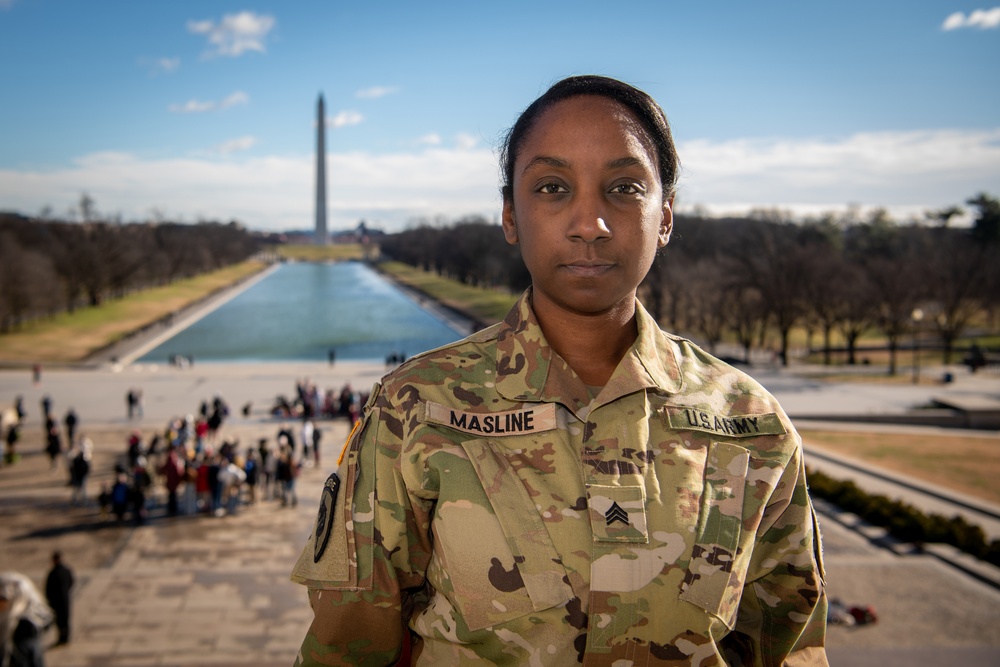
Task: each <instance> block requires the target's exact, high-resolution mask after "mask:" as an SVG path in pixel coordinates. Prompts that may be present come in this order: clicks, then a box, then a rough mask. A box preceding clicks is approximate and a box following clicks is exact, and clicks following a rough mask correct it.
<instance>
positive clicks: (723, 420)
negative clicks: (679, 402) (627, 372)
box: [666, 408, 786, 438]
mask: <svg viewBox="0 0 1000 667" xmlns="http://www.w3.org/2000/svg"><path fill="white" fill-rule="evenodd" d="M666 412H667V419H668V420H669V422H670V428H672V429H673V430H675V431H704V432H706V433H712V434H716V435H721V436H724V437H729V438H755V437H757V436H760V435H784V434H785V433H786V431H785V425H784V424H782V423H781V418H780V417H778V415H777V414H776V413H774V412H767V413H763V414H758V415H728V416H726V415H717V414H714V413H712V412H706V411H705V410H698V409H696V408H666Z"/></svg>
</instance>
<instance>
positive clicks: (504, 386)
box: [496, 288, 681, 413]
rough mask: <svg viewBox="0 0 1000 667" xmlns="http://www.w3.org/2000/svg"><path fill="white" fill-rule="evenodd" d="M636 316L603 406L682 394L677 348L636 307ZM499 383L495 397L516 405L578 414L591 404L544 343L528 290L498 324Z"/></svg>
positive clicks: (582, 387)
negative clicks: (538, 404)
mask: <svg viewBox="0 0 1000 667" xmlns="http://www.w3.org/2000/svg"><path fill="white" fill-rule="evenodd" d="M635 312H636V324H637V327H638V330H639V335H638V336H637V337H636V340H635V343H633V344H632V347H631V348H630V349H629V351H628V352H627V353H626V354H625V356H624V357H623V358H622V360H621V362H620V363H619V364H618V367H617V368H616V369H615V372H614V373H613V374H612V376H611V379H610V380H609V381H608V384H607V385H606V386H605V387H604V389H603V390H602V391H601V394H600V396H598V399H599V402H600V403H608V402H611V401H613V400H615V399H617V398H620V397H622V396H624V395H626V394H630V393H633V392H636V391H640V390H645V389H659V390H661V391H663V392H665V393H677V392H678V391H680V388H681V373H680V369H679V367H678V364H677V356H676V348H675V346H674V345H673V343H672V341H671V340H670V339H669V338H668V337H667V336H665V335H664V333H663V332H662V331H661V330H660V327H659V326H658V325H657V324H656V321H655V320H654V319H653V318H652V316H651V315H650V314H649V313H648V312H646V309H645V308H643V307H642V304H641V303H639V302H638V301H636V304H635ZM496 377H497V380H496V389H497V391H498V392H499V393H500V395H501V396H503V397H504V398H507V399H509V400H512V401H528V402H535V401H545V402H557V403H562V404H563V405H565V406H566V407H567V408H569V409H570V410H572V411H573V412H574V413H580V412H581V411H582V410H583V409H584V408H586V407H587V406H588V405H590V404H591V398H590V393H589V391H588V390H587V387H586V386H585V385H584V384H583V381H582V380H580V378H579V376H577V374H576V373H575V372H574V371H573V369H571V368H570V367H569V366H568V365H567V364H566V362H565V361H564V360H563V359H562V357H560V356H559V355H558V354H556V352H555V351H554V350H553V349H552V348H551V347H550V346H549V344H548V342H547V341H546V340H545V335H544V334H543V333H542V328H541V327H540V326H539V324H538V320H537V319H535V313H534V311H533V310H532V308H531V289H530V288H529V289H528V290H526V291H525V292H524V294H522V295H521V298H520V299H518V301H517V303H516V304H514V307H513V308H511V310H510V312H509V313H507V317H505V318H504V320H503V322H502V323H501V324H500V330H499V332H498V335H497V376H496ZM595 407H596V406H595Z"/></svg>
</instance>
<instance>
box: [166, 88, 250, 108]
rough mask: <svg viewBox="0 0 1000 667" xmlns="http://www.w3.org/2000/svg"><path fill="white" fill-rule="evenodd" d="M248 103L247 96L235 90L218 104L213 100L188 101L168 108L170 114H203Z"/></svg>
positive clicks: (248, 98)
mask: <svg viewBox="0 0 1000 667" xmlns="http://www.w3.org/2000/svg"><path fill="white" fill-rule="evenodd" d="M249 101H250V96H249V95H247V94H246V93H244V92H243V91H242V90H237V91H236V92H234V93H231V94H230V95H227V96H226V97H225V98H223V99H222V100H220V101H218V102H216V101H215V100H206V101H202V100H188V101H187V102H185V103H184V104H171V105H170V106H169V107H168V108H169V110H170V111H171V113H205V112H206V111H215V110H217V109H219V110H221V109H227V108H229V107H232V106H236V105H238V104H247V103H248V102H249Z"/></svg>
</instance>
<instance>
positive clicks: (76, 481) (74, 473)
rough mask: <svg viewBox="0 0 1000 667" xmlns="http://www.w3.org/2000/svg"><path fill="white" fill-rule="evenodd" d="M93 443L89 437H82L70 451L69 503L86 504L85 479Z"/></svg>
mask: <svg viewBox="0 0 1000 667" xmlns="http://www.w3.org/2000/svg"><path fill="white" fill-rule="evenodd" d="M92 451H93V443H91V442H90V438H83V439H82V440H81V441H80V445H79V446H78V447H76V448H75V450H71V451H70V455H69V457H70V459H69V460H70V464H69V483H70V486H71V487H72V488H73V491H72V493H71V494H70V504H71V505H84V506H85V505H87V479H88V478H89V477H90V459H91V456H92V454H91V452H92Z"/></svg>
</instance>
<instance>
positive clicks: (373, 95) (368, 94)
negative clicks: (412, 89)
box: [354, 86, 399, 100]
mask: <svg viewBox="0 0 1000 667" xmlns="http://www.w3.org/2000/svg"><path fill="white" fill-rule="evenodd" d="M398 90H399V88H396V87H394V86H373V87H371V88H365V89H364V90H359V91H358V92H356V93H354V96H355V97H360V98H361V99H366V100H374V99H378V98H380V97H385V96H386V95H390V94H392V93H395V92H396V91H398Z"/></svg>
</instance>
